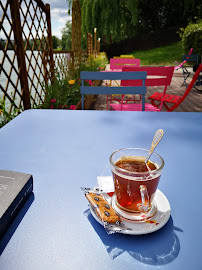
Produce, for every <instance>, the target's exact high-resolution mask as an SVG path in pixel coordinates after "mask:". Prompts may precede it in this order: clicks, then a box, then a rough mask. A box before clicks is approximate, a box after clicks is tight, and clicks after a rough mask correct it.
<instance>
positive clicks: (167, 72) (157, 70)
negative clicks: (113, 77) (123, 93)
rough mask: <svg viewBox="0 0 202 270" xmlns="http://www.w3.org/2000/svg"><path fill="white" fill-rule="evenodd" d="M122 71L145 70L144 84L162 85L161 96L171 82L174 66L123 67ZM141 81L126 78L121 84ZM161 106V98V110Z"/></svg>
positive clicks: (132, 84) (133, 84)
mask: <svg viewBox="0 0 202 270" xmlns="http://www.w3.org/2000/svg"><path fill="white" fill-rule="evenodd" d="M122 71H123V72H124V71H146V72H147V79H146V82H145V85H146V86H164V91H163V97H164V96H165V93H166V90H167V87H168V85H170V84H171V80H172V77H173V71H174V67H151V66H149V67H123V69H122ZM140 83H141V82H140V81H134V80H128V81H121V85H122V86H135V85H136V86H138V85H139V84H140ZM162 106H163V99H162V103H161V105H160V107H159V110H161V108H162Z"/></svg>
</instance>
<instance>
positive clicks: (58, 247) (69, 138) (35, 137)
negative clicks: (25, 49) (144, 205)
mask: <svg viewBox="0 0 202 270" xmlns="http://www.w3.org/2000/svg"><path fill="white" fill-rule="evenodd" d="M159 128H162V129H163V130H164V132H165V135H164V138H163V140H162V141H161V142H160V144H159V145H158V147H157V149H156V152H157V153H159V154H160V155H161V156H162V157H163V158H164V160H165V168H164V171H163V175H162V177H161V180H160V184H159V189H160V190H161V191H162V192H163V193H164V194H165V195H166V197H167V198H168V200H169V202H170V205H171V217H170V219H169V221H168V223H167V224H166V225H165V226H164V227H163V228H162V229H160V230H159V231H156V232H155V233H152V234H147V235H140V236H136V235H133V236H131V235H124V234H114V235H108V234H107V233H106V232H105V230H104V228H103V227H102V226H101V225H100V224H99V223H98V222H97V221H95V220H94V218H93V217H92V215H91V214H90V213H89V210H88V202H87V200H86V198H85V197H84V195H83V194H82V192H81V190H80V187H81V186H87V187H88V186H89V187H93V186H95V185H96V183H97V180H96V177H97V176H98V175H100V174H101V172H102V171H103V169H104V167H105V166H106V164H107V163H108V159H109V156H110V154H111V153H112V152H113V151H114V150H116V149H119V148H124V147H142V148H149V147H150V144H151V141H152V139H153V135H154V133H155V131H156V130H157V129H159ZM0 149H1V151H0V160H1V169H4V170H12V171H20V172H25V173H30V174H32V175H33V177H34V194H33V195H32V196H31V197H30V198H29V199H28V201H27V202H26V204H25V205H24V207H23V209H22V211H21V212H20V213H19V215H18V216H17V218H16V219H15V220H14V222H13V223H12V225H11V226H10V227H9V229H8V231H7V233H6V234H5V235H4V237H3V238H2V239H1V241H0V254H1V256H0V269H1V270H32V269H33V270H38V269H43V270H49V269H50V270H56V269H57V270H66V269H72V270H77V269H79V270H80V269H85V270H98V269H102V270H105V269H106V270H109V269H110V270H115V269H116V270H117V269H120V270H134V269H168V270H171V269H172V270H179V269H183V270H186V269H187V270H188V269H189V270H190V269H202V258H201V251H202V233H201V232H202V230H201V228H202V214H201V193H202V177H201V164H202V163H201V154H202V113H179V112H177V113H166V112H165V113H164V112H161V113H155V112H118V111H116V112H115V111H65V110H29V111H25V112H23V113H22V114H21V115H19V116H18V117H16V118H15V119H14V120H12V121H11V122H10V123H9V124H7V125H6V126H4V127H3V128H2V129H1V130H0ZM107 170H108V171H106V174H110V168H108V169H107Z"/></svg>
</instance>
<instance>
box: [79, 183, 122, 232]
mask: <svg viewBox="0 0 202 270" xmlns="http://www.w3.org/2000/svg"><path fill="white" fill-rule="evenodd" d="M84 194H85V196H86V198H87V200H88V201H89V203H90V206H91V209H92V211H93V212H94V213H95V215H96V216H97V218H98V219H99V220H100V223H101V224H102V225H103V227H104V228H105V230H106V232H107V233H108V234H112V233H115V232H120V231H121V229H122V225H123V224H122V222H121V219H120V217H119V215H117V213H116V212H115V210H114V209H113V208H112V207H111V205H110V204H109V203H108V201H107V200H106V199H105V198H104V196H103V194H101V193H99V192H96V191H95V190H91V189H87V188H86V189H85V190H84Z"/></svg>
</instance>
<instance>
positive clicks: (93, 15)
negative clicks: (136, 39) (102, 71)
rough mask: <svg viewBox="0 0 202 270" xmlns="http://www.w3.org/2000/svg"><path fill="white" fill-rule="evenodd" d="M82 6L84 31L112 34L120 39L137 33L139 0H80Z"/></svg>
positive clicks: (115, 38)
mask: <svg viewBox="0 0 202 270" xmlns="http://www.w3.org/2000/svg"><path fill="white" fill-rule="evenodd" d="M80 2H81V8H82V13H81V14H82V32H83V33H86V32H90V33H92V31H93V28H94V27H96V28H97V31H98V32H97V35H98V36H99V37H102V36H103V35H106V37H107V39H109V37H110V36H111V38H112V39H113V40H116V41H119V40H121V39H124V38H128V37H132V36H134V35H135V34H136V29H137V27H136V26H137V23H138V9H137V1H135V0H80Z"/></svg>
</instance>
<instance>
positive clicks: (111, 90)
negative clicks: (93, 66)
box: [80, 71, 147, 111]
mask: <svg viewBox="0 0 202 270" xmlns="http://www.w3.org/2000/svg"><path fill="white" fill-rule="evenodd" d="M146 77H147V72H145V71H142V72H130V71H129V72H96V71H81V73H80V78H81V82H82V84H81V87H80V93H81V99H82V100H81V101H82V102H81V107H82V110H84V95H114V94H122V95H125V94H129V95H134V94H140V95H142V111H144V110H145V94H146V91H147V89H146V86H145V80H146ZM85 80H142V85H140V86H110V87H109V86H103V85H101V86H89V85H88V86H84V81H85Z"/></svg>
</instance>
